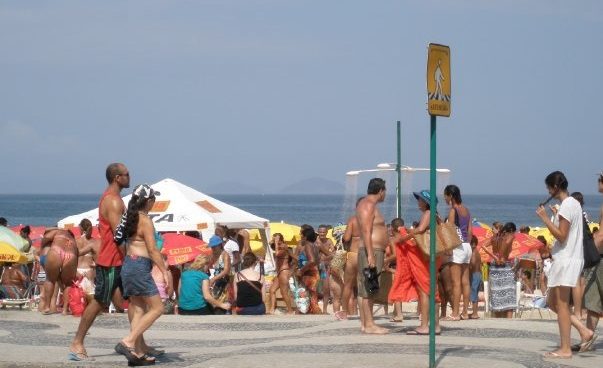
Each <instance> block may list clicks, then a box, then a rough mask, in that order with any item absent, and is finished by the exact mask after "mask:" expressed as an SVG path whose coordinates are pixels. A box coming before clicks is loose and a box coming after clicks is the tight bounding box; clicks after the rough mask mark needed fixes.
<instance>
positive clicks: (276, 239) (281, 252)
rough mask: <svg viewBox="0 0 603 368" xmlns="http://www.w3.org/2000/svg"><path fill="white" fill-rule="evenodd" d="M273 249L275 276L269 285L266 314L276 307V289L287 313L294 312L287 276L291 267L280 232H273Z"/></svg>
mask: <svg viewBox="0 0 603 368" xmlns="http://www.w3.org/2000/svg"><path fill="white" fill-rule="evenodd" d="M271 245H273V246H274V251H275V257H274V258H275V259H276V272H277V274H276V277H275V278H274V280H273V281H272V285H270V290H269V293H270V299H269V303H270V305H269V307H268V312H267V314H274V309H275V308H276V291H277V290H278V289H280V290H281V296H282V297H283V301H284V302H285V305H286V306H287V314H294V313H295V310H294V309H293V307H292V306H291V297H290V294H289V277H291V269H290V266H289V259H290V256H289V246H288V245H287V244H286V243H285V239H284V238H283V235H282V234H281V233H275V234H274V235H273V236H272V244H271Z"/></svg>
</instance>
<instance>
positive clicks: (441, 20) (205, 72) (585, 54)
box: [0, 0, 603, 194]
mask: <svg viewBox="0 0 603 368" xmlns="http://www.w3.org/2000/svg"><path fill="white" fill-rule="evenodd" d="M429 42H436V43H442V44H447V45H449V46H450V47H451V55H452V62H451V63H452V99H453V100H452V116H451V118H448V119H445V118H440V119H438V143H439V144H438V166H439V167H447V168H450V169H451V170H452V171H453V176H452V180H451V181H452V182H454V183H456V184H458V185H459V186H460V187H461V188H462V189H463V191H464V192H465V193H474V194H484V193H485V194H492V193H505V194H514V193H545V190H544V184H543V180H544V177H545V176H546V174H548V173H549V172H550V171H552V170H556V169H559V170H562V171H564V172H566V174H567V175H568V177H569V180H570V187H571V188H570V189H572V190H581V191H583V192H585V193H594V192H595V191H596V177H595V173H597V172H599V171H600V170H601V169H603V164H602V163H601V162H602V161H601V158H600V155H601V152H602V149H601V142H602V139H603V118H602V115H601V114H600V106H601V102H600V99H601V96H602V87H603V50H602V47H601V45H603V2H601V1H562V0H556V1H552V0H551V1H541V0H534V1H496V2H493V1H486V0H481V1H478V0H459V1H435V0H427V1H385V0H382V1H370V2H369V1H276V0H265V1H251V0H249V1H227V0H220V1H102V2H82V1H52V2H49V1H27V2H23V1H1V2H0V49H1V50H2V57H1V58H0V80H1V81H2V83H0V129H1V132H2V135H1V136H0V137H1V138H0V139H1V141H2V146H1V148H0V152H1V153H2V156H3V167H4V171H3V175H2V176H1V177H0V193H96V192H99V191H100V190H102V188H103V187H104V186H105V181H104V169H105V167H106V165H107V163H109V162H112V161H123V162H125V163H126V164H127V165H128V167H129V169H130V171H131V172H132V175H133V176H132V180H133V182H134V183H139V182H155V181H158V180H160V179H163V178H165V177H171V178H174V179H176V180H179V181H181V182H184V183H186V184H188V185H191V186H193V187H195V188H198V189H201V190H203V188H204V187H209V186H215V185H216V184H219V183H224V182H241V183H244V184H246V185H250V186H255V187H260V188H262V189H263V190H265V191H266V192H271V191H274V190H278V189H279V188H281V187H283V186H286V185H288V184H291V183H293V182H296V181H298V180H302V179H306V178H309V177H321V178H325V179H329V180H334V181H339V182H341V183H344V181H345V173H346V172H347V171H349V170H356V169H368V168H373V167H375V166H376V164H378V163H380V162H393V161H395V154H396V139H395V121H396V120H401V121H402V122H403V139H402V140H403V157H404V158H403V161H404V163H405V164H407V165H410V166H428V165H429V118H428V115H427V113H426V91H425V85H426V81H425V70H426V56H427V49H426V47H427V44H428V43H429Z"/></svg>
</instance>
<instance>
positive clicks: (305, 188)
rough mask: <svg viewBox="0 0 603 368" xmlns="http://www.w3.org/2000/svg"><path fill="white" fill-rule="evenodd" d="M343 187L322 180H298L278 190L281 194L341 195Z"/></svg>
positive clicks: (330, 181) (334, 182) (339, 184)
mask: <svg viewBox="0 0 603 368" xmlns="http://www.w3.org/2000/svg"><path fill="white" fill-rule="evenodd" d="M344 192H345V186H344V185H343V184H341V183H338V182H336V181H332V180H327V179H323V178H310V179H304V180H300V181H298V182H296V183H293V184H291V185H288V186H286V187H284V188H283V189H281V190H280V193H281V194H342V193H344Z"/></svg>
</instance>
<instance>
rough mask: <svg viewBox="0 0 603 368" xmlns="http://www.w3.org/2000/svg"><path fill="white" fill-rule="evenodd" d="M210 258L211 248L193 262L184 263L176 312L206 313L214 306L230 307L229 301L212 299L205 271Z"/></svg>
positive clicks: (189, 313)
mask: <svg viewBox="0 0 603 368" xmlns="http://www.w3.org/2000/svg"><path fill="white" fill-rule="evenodd" d="M211 260H212V255H211V250H204V251H202V253H201V254H200V255H198V256H197V257H196V258H195V260H194V261H193V262H191V263H190V264H188V265H185V267H184V272H182V275H181V277H180V288H179V290H178V314H182V315H207V314H213V309H214V307H215V308H221V309H224V310H229V309H230V304H229V303H222V302H220V301H218V300H216V299H214V297H213V296H212V294H211V292H210V290H209V276H208V274H207V271H208V268H209V264H210V263H211Z"/></svg>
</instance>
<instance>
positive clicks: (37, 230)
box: [10, 225, 46, 248]
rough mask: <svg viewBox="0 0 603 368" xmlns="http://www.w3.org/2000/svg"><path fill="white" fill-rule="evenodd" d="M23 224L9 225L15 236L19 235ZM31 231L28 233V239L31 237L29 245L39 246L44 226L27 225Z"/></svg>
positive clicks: (44, 229)
mask: <svg viewBox="0 0 603 368" xmlns="http://www.w3.org/2000/svg"><path fill="white" fill-rule="evenodd" d="M24 227H25V225H17V226H11V227H10V229H11V230H12V231H14V232H15V233H16V234H17V236H19V237H21V235H20V234H21V229H23V228H24ZM29 228H30V230H31V232H30V233H29V239H31V245H32V246H34V247H36V248H39V247H40V246H41V245H42V238H43V237H44V232H45V231H46V227H45V226H29Z"/></svg>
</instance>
